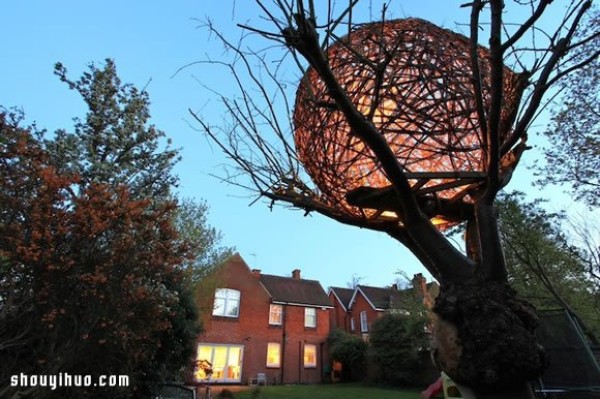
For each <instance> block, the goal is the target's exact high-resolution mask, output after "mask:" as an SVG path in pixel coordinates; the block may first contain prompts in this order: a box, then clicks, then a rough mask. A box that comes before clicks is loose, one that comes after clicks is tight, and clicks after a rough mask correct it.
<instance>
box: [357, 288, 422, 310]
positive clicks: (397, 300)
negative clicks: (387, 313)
mask: <svg viewBox="0 0 600 399" xmlns="http://www.w3.org/2000/svg"><path fill="white" fill-rule="evenodd" d="M358 292H361V293H362V295H363V296H364V297H365V299H366V300H367V302H369V304H370V305H371V306H372V307H373V309H375V310H388V309H391V308H393V307H398V306H399V305H400V304H402V303H403V302H404V301H405V300H406V299H407V298H408V297H409V296H410V295H412V289H407V290H398V289H396V288H381V287H371V286H368V285H358V286H357V287H356V291H355V292H354V295H353V296H352V300H351V303H352V302H354V300H355V298H356V295H357V293H358Z"/></svg>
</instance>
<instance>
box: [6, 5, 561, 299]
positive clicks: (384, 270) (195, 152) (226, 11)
mask: <svg viewBox="0 0 600 399" xmlns="http://www.w3.org/2000/svg"><path fill="white" fill-rule="evenodd" d="M318 1H319V0H317V2H318ZM365 2H366V3H369V2H368V1H365ZM463 2H464V1H463ZM266 3H268V1H267V2H266ZM375 3H378V2H377V1H373V4H375ZM460 4H461V2H459V1H446V0H443V1H442V0H422V1H414V0H405V1H394V2H392V4H391V6H390V12H391V13H392V14H391V15H392V16H393V17H408V16H414V17H420V18H424V19H428V20H430V21H432V22H434V23H437V24H438V25H442V26H444V27H447V28H451V29H456V28H457V26H459V25H457V23H458V22H464V21H466V20H467V19H468V13H469V10H468V9H467V8H459V5H460ZM374 13H377V10H374ZM257 15H258V10H257V8H256V6H255V5H254V2H253V1H251V0H237V1H234V0H220V1H216V0H173V1H168V2H167V1H164V0H161V1H159V0H144V1H142V0H125V1H124V0H103V1H89V0H88V1H85V0H80V1H68V0H53V1H48V0H22V1H15V0H13V1H4V2H3V4H2V11H1V13H0V37H2V39H3V40H2V49H1V50H0V105H3V106H4V107H13V106H14V107H19V108H22V109H23V110H24V111H25V114H26V120H27V122H30V123H31V122H33V121H35V122H37V124H38V126H39V127H45V128H47V129H48V130H49V131H50V132H52V131H54V130H55V129H57V128H69V127H70V126H71V124H72V122H71V120H72V118H73V117H76V116H81V117H82V116H84V114H85V106H84V103H83V101H82V100H81V99H80V97H79V96H78V95H77V94H76V93H74V92H72V91H69V90H68V88H67V86H66V85H65V84H63V83H61V82H60V81H59V79H58V78H57V77H56V76H54V75H53V66H54V64H55V63H56V62H58V61H60V62H62V63H63V64H64V65H65V66H66V68H67V69H68V70H69V72H70V76H71V78H74V79H76V78H78V77H79V76H80V74H81V72H82V71H84V70H85V69H86V65H87V64H88V63H90V62H97V63H101V62H102V61H103V60H104V59H106V58H113V59H114V60H115V62H116V65H117V69H118V72H119V75H120V77H121V79H122V81H123V82H127V83H133V84H135V85H136V86H137V87H139V88H141V87H147V91H148V92H149V94H150V99H151V101H152V106H151V114H152V123H153V124H155V125H156V126H157V127H158V128H159V129H161V130H163V131H165V132H166V134H167V135H168V136H169V137H170V138H171V139H172V140H173V143H174V147H181V148H182V151H181V154H182V156H183V159H182V161H181V162H180V164H179V165H178V166H177V168H176V173H177V174H178V175H179V177H180V180H181V184H180V188H179V192H180V194H181V195H182V196H184V197H192V198H198V199H205V200H206V201H207V202H208V203H209V205H210V207H211V211H210V215H209V222H210V224H211V225H213V226H215V227H216V228H218V229H219V230H221V231H222V233H223V235H224V242H223V243H224V244H225V245H228V246H235V247H236V249H237V250H238V251H239V252H240V254H241V255H242V257H243V258H244V259H245V260H246V262H247V263H248V264H249V265H250V267H251V268H258V269H262V271H263V273H269V274H277V275H288V274H290V275H291V271H292V270H293V269H296V268H298V269H301V270H302V276H303V277H305V278H310V279H316V280H320V281H321V283H322V284H323V286H324V287H327V286H331V285H335V286H345V285H346V284H347V283H348V282H349V281H350V280H351V279H352V277H353V276H356V277H362V278H363V280H362V283H363V284H370V285H379V286H384V285H389V284H391V283H392V282H393V281H394V280H395V279H396V278H397V276H396V275H395V273H396V271H398V270H400V269H401V270H403V271H405V272H406V273H407V274H408V275H410V276H412V274H413V273H418V272H423V273H424V274H425V275H426V276H429V275H428V274H427V272H426V271H425V269H424V268H423V267H422V266H421V265H420V264H419V263H418V262H417V260H416V259H415V258H414V257H413V256H412V255H411V254H410V253H409V252H408V251H407V250H405V249H404V248H403V247H402V246H401V245H400V244H398V243H397V242H395V241H394V240H392V239H391V238H389V237H388V236H386V235H384V234H382V233H376V232H372V231H368V230H361V229H358V228H355V227H349V226H345V225H341V224H338V223H337V222H334V221H332V220H329V219H326V218H324V217H322V216H319V215H311V216H308V217H304V216H303V212H302V211H291V210H289V209H284V208H281V207H279V208H278V207H275V208H274V209H273V211H270V210H269V208H268V207H267V205H266V203H264V202H260V201H259V202H258V203H256V204H254V205H253V206H249V204H250V203H251V202H252V198H250V197H249V195H250V193H248V192H245V191H244V190H242V189H240V188H237V187H234V186H230V185H227V184H224V183H221V182H220V181H219V180H218V179H216V178H214V177H212V176H211V174H217V175H219V174H221V171H222V165H223V163H225V162H227V161H226V160H225V158H224V157H223V156H222V155H221V153H220V152H219V150H218V148H216V147H215V146H214V145H211V144H210V143H209V141H208V140H207V139H206V138H205V137H204V136H203V134H202V133H200V132H199V131H197V129H198V126H197V124H195V122H194V121H193V120H192V118H191V117H190V116H189V114H188V111H187V110H188V108H191V109H194V110H202V109H206V107H207V106H208V105H210V106H211V109H213V108H212V106H216V107H218V103H217V101H216V100H215V98H211V96H210V95H208V94H207V91H206V90H204V89H203V88H202V86H201V84H200V83H199V82H202V83H205V84H210V85H212V86H213V87H215V86H216V87H219V88H223V90H227V88H228V85H230V82H231V76H229V74H228V73H227V71H226V70H224V69H223V70H217V69H215V68H208V67H207V66H205V65H201V64H198V65H194V66H190V67H188V68H185V69H184V70H183V71H181V72H179V73H177V74H175V73H176V72H177V71H178V69H180V68H181V67H182V66H184V65H187V64H190V63H193V62H195V61H200V60H204V59H206V57H207V54H209V55H210V56H211V57H219V56H220V55H222V53H223V48H222V46H221V45H220V44H219V43H218V42H217V41H216V40H214V38H211V37H210V35H209V34H208V32H207V30H206V29H204V28H201V27H200V26H201V25H202V22H203V21H205V20H206V19H207V18H211V19H212V20H214V23H215V24H216V25H217V26H218V27H219V29H221V30H222V31H223V32H224V33H225V34H226V35H227V36H228V37H232V38H237V37H239V35H240V31H239V28H238V27H237V26H236V24H237V23H246V22H248V21H256V16H257ZM462 29H463V30H465V28H464V27H463V28H462ZM265 45H267V44H266V43H265ZM215 109H217V108H215ZM220 117H221V116H220V115H219V113H218V112H216V113H214V114H213V115H209V118H213V120H211V121H210V122H211V123H213V124H214V123H218V121H219V118H220ZM527 157H528V160H526V161H525V164H527V163H531V159H533V158H534V157H535V151H531V153H530V154H527ZM525 166H526V165H521V168H520V170H519V171H518V175H517V178H516V179H514V181H513V183H512V184H511V185H510V186H509V188H515V189H520V190H523V191H525V190H527V191H528V192H531V191H532V189H531V188H530V187H529V184H528V183H526V182H528V181H529V180H530V177H529V175H531V173H532V172H531V171H530V170H528V169H527V168H526V167H525ZM563 205H564V206H566V204H560V203H559V204H558V205H556V206H558V207H561V206H563Z"/></svg>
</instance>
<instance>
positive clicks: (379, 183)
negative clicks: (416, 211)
mask: <svg viewBox="0 0 600 399" xmlns="http://www.w3.org/2000/svg"><path fill="white" fill-rule="evenodd" d="M477 51H478V52H479V59H480V60H481V61H480V70H481V72H480V73H481V76H482V79H481V82H482V88H481V91H482V94H483V108H484V109H487V108H488V106H489V102H490V95H489V93H490V88H489V85H490V79H489V75H490V72H489V57H490V55H489V52H488V50H487V49H485V48H483V47H479V48H478V49H477ZM326 56H327V57H328V60H329V63H330V68H331V70H332V72H333V74H334V76H335V78H336V80H337V81H338V82H339V83H340V84H341V86H342V88H343V89H344V90H345V91H346V93H347V96H348V98H349V99H350V101H351V102H352V103H353V104H354V105H355V106H356V107H357V109H358V110H359V112H361V113H362V114H363V115H364V117H365V118H366V119H368V121H370V122H371V123H372V124H373V125H374V126H375V127H376V128H377V129H378V130H379V132H380V133H381V134H383V135H384V136H385V139H386V140H387V142H388V143H389V146H390V147H391V149H392V151H393V153H394V154H395V156H396V157H397V160H398V162H399V163H400V165H401V166H402V168H403V169H404V171H405V175H406V176H407V178H408V179H409V181H410V184H411V187H412V189H413V192H414V193H415V194H416V197H417V199H418V200H419V202H420V204H421V208H422V209H424V211H425V212H426V214H427V215H428V216H429V217H430V218H431V220H432V222H434V224H436V225H439V226H440V228H444V227H447V226H449V225H451V224H454V223H456V222H459V221H461V220H464V218H465V214H467V213H470V212H469V208H470V206H471V204H472V201H473V198H474V196H476V195H477V192H478V188H479V187H480V185H481V183H482V181H483V180H484V179H485V177H486V165H487V157H486V153H485V148H486V143H485V136H484V135H483V134H482V129H481V126H480V125H479V118H478V113H477V106H476V96H475V94H474V90H475V89H474V85H473V73H472V68H471V57H470V47H469V40H468V39H467V38H466V37H464V36H462V35H460V34H457V33H454V32H451V31H449V30H446V29H442V28H439V27H437V26H435V25H433V24H431V23H429V22H427V21H424V20H420V19H400V20H392V21H385V22H377V23H371V24H367V25H363V26H361V27H359V28H358V29H356V30H354V31H352V32H351V33H349V34H348V35H347V36H345V37H343V38H341V39H340V40H338V41H337V42H336V43H335V44H333V45H332V46H331V47H329V49H328V50H327V53H326ZM517 78H518V75H517V74H515V73H514V72H512V71H511V70H510V69H508V68H504V87H505V96H504V101H505V102H504V104H503V105H502V114H501V130H502V133H501V134H502V137H501V141H502V140H504V139H506V138H507V136H508V134H509V128H510V126H511V124H512V120H513V119H514V115H515V111H516V107H517V105H518V102H519V99H520V94H521V93H520V89H519V88H518V83H517V82H518V79H517ZM294 125H295V144H296V149H297V152H298V156H299V159H300V161H301V162H302V164H303V165H304V167H305V169H306V171H307V172H308V174H309V175H310V176H311V178H312V179H313V181H314V182H315V183H316V184H317V186H318V187H319V190H320V191H321V193H322V198H324V200H325V201H326V202H327V205H328V206H331V207H334V208H337V209H338V210H340V211H342V212H344V213H345V214H347V215H349V216H351V217H355V218H362V219H365V218H366V219H383V218H388V219H392V220H394V219H396V220H398V221H399V222H401V221H402V215H401V214H399V210H398V208H397V206H396V205H395V201H394V195H395V193H394V190H392V189H390V183H389V181H388V179H387V178H386V176H385V173H384V171H383V170H382V169H381V166H380V164H379V162H378V160H377V157H376V156H375V155H374V154H373V153H372V152H371V151H370V150H369V148H367V147H366V146H365V144H364V143H363V142H362V141H361V139H359V138H358V137H357V136H356V135H355V134H354V133H353V132H352V130H351V128H350V126H349V124H348V122H347V121H346V118H345V116H344V114H343V112H342V111H341V110H340V109H339V107H338V106H337V104H336V103H335V102H334V100H333V99H332V98H331V97H330V96H329V94H328V88H327V87H326V85H325V83H324V82H323V80H322V79H321V77H320V76H319V74H318V73H317V71H315V70H314V69H313V68H310V69H309V70H308V71H307V72H306V74H305V75H304V77H303V79H302V81H301V82H300V85H299V88H298V91H297V95H296V104H295V112H294Z"/></svg>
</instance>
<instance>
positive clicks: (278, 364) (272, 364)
mask: <svg viewBox="0 0 600 399" xmlns="http://www.w3.org/2000/svg"><path fill="white" fill-rule="evenodd" d="M271 350H273V351H277V362H269V354H270V353H271ZM267 367H269V368H280V367H281V344H280V343H279V342H268V343H267Z"/></svg>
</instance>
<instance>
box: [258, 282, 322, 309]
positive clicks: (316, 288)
mask: <svg viewBox="0 0 600 399" xmlns="http://www.w3.org/2000/svg"><path fill="white" fill-rule="evenodd" d="M260 282H261V283H262V284H263V286H264V287H265V288H266V289H267V292H268V293H269V294H270V295H271V298H272V300H273V302H281V303H287V304H294V305H305V306H317V307H327V308H330V307H331V303H330V302H329V297H328V296H327V294H326V293H325V290H324V289H323V287H322V286H321V283H319V282H318V281H316V280H306V279H298V278H291V277H280V276H273V275H270V274H261V275H260Z"/></svg>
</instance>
